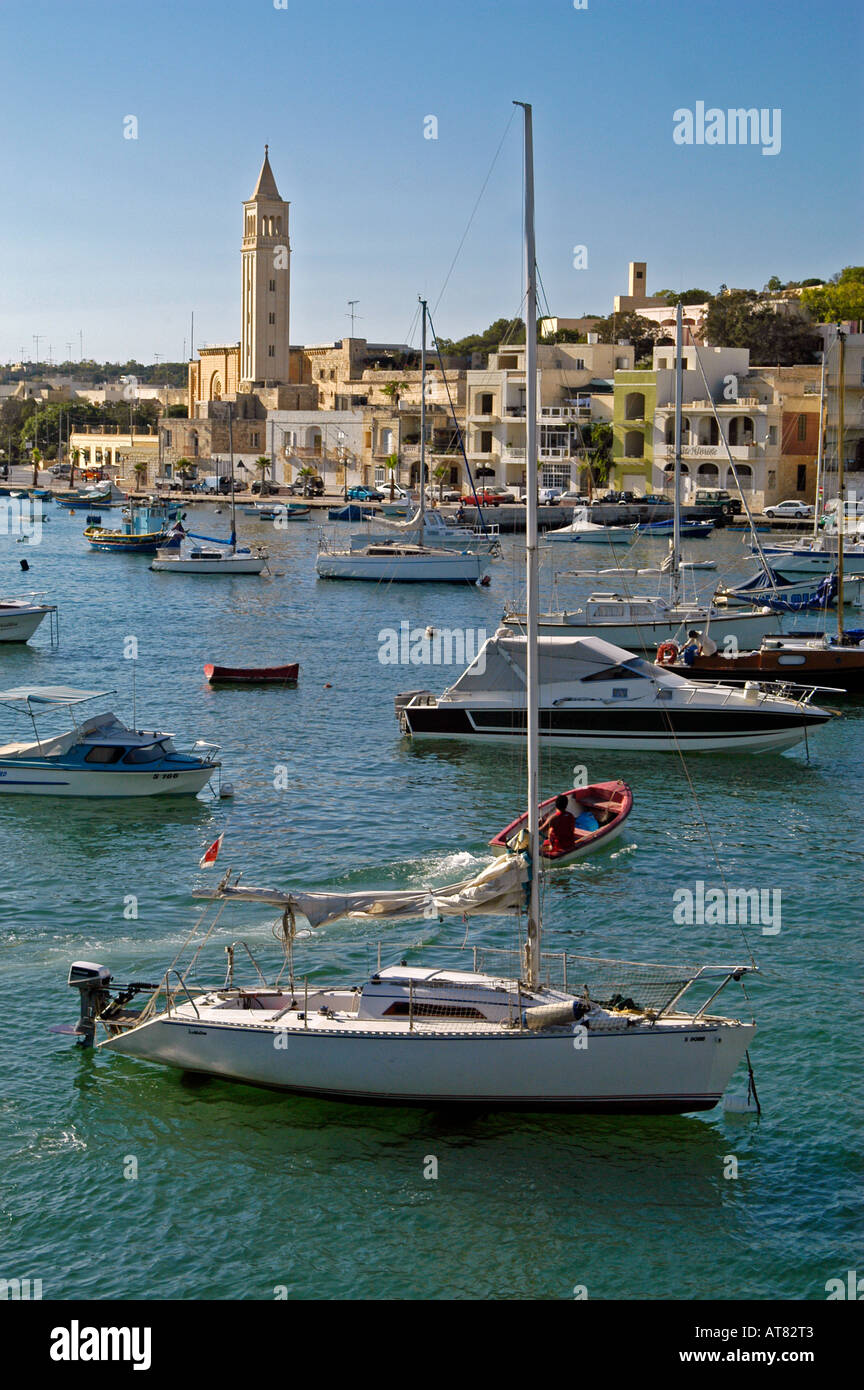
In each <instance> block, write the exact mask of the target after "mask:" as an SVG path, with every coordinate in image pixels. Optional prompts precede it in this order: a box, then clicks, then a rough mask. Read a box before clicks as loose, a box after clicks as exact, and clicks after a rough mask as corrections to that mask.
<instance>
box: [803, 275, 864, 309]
mask: <svg viewBox="0 0 864 1390" xmlns="http://www.w3.org/2000/svg"><path fill="white" fill-rule="evenodd" d="M801 300H802V302H803V304H804V306H805V308H806V309H807V311H808V313H809V314H810V315H811V316H812V317H813V319H815V321H816V322H817V323H844V322H845V321H846V320H847V319H852V320H855V319H864V266H862V265H847V266H845V267H844V269H843V270H841V271H840V272H839V274H837V275H833V276H832V277H831V283H830V284H828V285H822V286H821V287H816V286H814V287H812V288H808V289H805V290H804V293H803V294H802V296H801Z"/></svg>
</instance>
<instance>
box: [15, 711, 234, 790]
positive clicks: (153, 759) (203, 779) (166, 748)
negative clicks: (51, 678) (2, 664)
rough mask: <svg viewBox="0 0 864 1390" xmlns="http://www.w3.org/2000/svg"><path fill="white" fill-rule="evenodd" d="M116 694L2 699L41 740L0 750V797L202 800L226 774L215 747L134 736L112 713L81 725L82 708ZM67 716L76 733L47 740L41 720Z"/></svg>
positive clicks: (147, 733) (138, 731) (141, 734)
mask: <svg viewBox="0 0 864 1390" xmlns="http://www.w3.org/2000/svg"><path fill="white" fill-rule="evenodd" d="M113 694H116V691H111V690H107V691H100V690H76V689H73V688H71V687H69V686H22V687H19V688H16V689H14V690H5V691H2V692H0V706H3V707H5V708H7V709H9V710H11V711H13V712H14V713H16V714H19V715H22V714H23V715H24V716H25V717H26V718H27V719H28V720H29V722H30V723H31V724H32V726H33V734H34V737H33V738H32V739H30V740H28V741H26V742H16V743H6V744H3V745H2V746H0V796H6V795H24V796H81V797H130V796H135V797H138V796H195V795H196V794H197V793H198V792H200V791H201V789H202V787H204V786H206V784H207V783H208V782H209V781H210V779H211V777H213V775H214V773H215V772H217V771H219V770H220V768H221V763H220V762H219V760H218V758H217V757H216V755H217V753H218V752H219V749H218V746H217V745H216V744H215V743H205V742H198V743H196V744H195V745H194V747H193V748H191V749H189V750H180V749H177V748H176V747H175V746H174V742H173V735H171V734H167V733H159V732H158V731H156V730H152V731H147V730H143V729H129V728H127V726H126V725H125V724H123V723H122V722H121V721H120V720H119V719H118V718H117V716H116V715H115V714H111V713H110V712H103V713H101V714H96V715H92V716H91V717H90V718H88V719H85V720H84V721H83V722H82V723H78V720H77V717H76V715H77V711H78V709H79V707H80V706H81V705H82V704H85V703H88V702H92V701H93V700H98V699H102V698H103V697H107V696H109V695H113ZM60 712H63V713H65V714H68V716H69V717H70V718H71V720H72V728H71V730H67V731H66V732H64V733H62V734H46V733H45V732H41V733H40V727H39V721H40V720H43V719H48V718H51V717H53V716H54V715H56V714H58V713H60Z"/></svg>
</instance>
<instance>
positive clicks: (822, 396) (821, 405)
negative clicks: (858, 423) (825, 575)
mask: <svg viewBox="0 0 864 1390" xmlns="http://www.w3.org/2000/svg"><path fill="white" fill-rule="evenodd" d="M827 356H828V348H827V345H826V346H825V347H824V348H823V349H822V370H821V372H820V373H819V442H818V444H817V446H816V498H815V506H814V508H813V539H814V541H816V540H818V539H819V487H820V484H821V482H822V449H823V440H824V438H825V359H826V358H827Z"/></svg>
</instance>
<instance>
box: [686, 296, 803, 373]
mask: <svg viewBox="0 0 864 1390" xmlns="http://www.w3.org/2000/svg"><path fill="white" fill-rule="evenodd" d="M703 338H704V341H705V342H706V343H711V344H713V345H714V346H715V347H737V348H749V349H750V361H751V363H753V364H754V365H760V366H768V365H769V364H770V365H772V366H773V365H777V366H780V367H794V366H795V365H796V363H808V362H813V361H815V358H816V354H817V353H818V352H819V350H820V348H821V339H820V338H819V336H818V334H817V333H816V332H815V331H814V329H813V325H812V324H810V323H808V322H807V321H806V320H805V319H802V318H799V317H798V316H797V315H794V316H792V315H787V314H778V313H776V312H775V310H774V309H773V308H772V307H771V304H770V303H769V302H768V300H766V299H765V298H764V297H763V296H762V295H760V294H757V292H756V290H730V291H729V292H728V294H724V295H722V296H720V297H719V298H717V299H715V300H713V301H712V303H711V304H710V305H709V308H708V313H707V314H706V315H705V326H704V329H703Z"/></svg>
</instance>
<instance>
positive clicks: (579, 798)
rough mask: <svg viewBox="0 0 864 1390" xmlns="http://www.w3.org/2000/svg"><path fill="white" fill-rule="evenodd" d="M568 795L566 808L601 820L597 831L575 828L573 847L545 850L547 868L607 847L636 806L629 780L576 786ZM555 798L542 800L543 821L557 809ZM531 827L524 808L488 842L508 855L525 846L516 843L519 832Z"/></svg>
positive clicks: (571, 861) (491, 846) (573, 812)
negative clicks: (516, 818) (521, 812)
mask: <svg viewBox="0 0 864 1390" xmlns="http://www.w3.org/2000/svg"><path fill="white" fill-rule="evenodd" d="M564 795H565V796H566V797H567V810H568V811H570V812H571V814H572V815H574V816H579V815H580V814H581V813H582V812H584V811H587V812H589V813H590V814H591V815H593V816H594V818H595V820H597V821H598V822H599V825H598V828H597V829H596V830H583V829H580V828H579V827H578V826H577V827H576V831H575V838H576V845H575V847H574V848H573V849H571V850H567V851H566V852H564V853H562V854H549V853H547V852H546V851H543V865H544V867H552V866H553V865H554V866H555V867H556V868H558V867H562V866H563V865H565V864H572V863H573V862H574V861H575V860H576V859H583V858H584V857H585V856H586V855H588V854H593V853H594V851H595V850H598V849H605V848H606V847H607V845H610V844H611V843H612V841H613V840H616V839H617V838H618V836H619V835H620V834H621V831H622V830H623V829H624V822H625V820H626V819H627V817H628V816H629V814H630V812H631V811H632V809H633V793H632V792H631V790H630V788H629V787H628V786H627V783H626V782H621V781H618V782H593V783H592V784H591V786H590V787H573V788H572V789H571V790H570V791H569V792H564ZM556 799H557V798H556V797H554V796H550V797H549V799H548V801H541V803H540V821H541V824H542V822H543V820H544V818H545V817H546V816H547V815H549V813H550V811H553V810H554V808H555V802H556ZM527 829H528V812H527V811H525V812H524V813H523V815H521V816H520V817H519V818H518V820H514V821H511V823H510V825H508V826H507V827H506V829H504V830H502V831H500V832H499V833H498V834H497V835H496V836H495V837H494V839H492V840H490V841H489V846H490V848H491V849H492V850H494V852H495V854H506V853H507V852H508V850H510V849H511V848H512V849H515V848H522V846H521V845H518V846H517V845H516V844H515V843H514V842H515V841H516V840H517V839H518V836H519V834H520V832H522V831H527Z"/></svg>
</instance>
